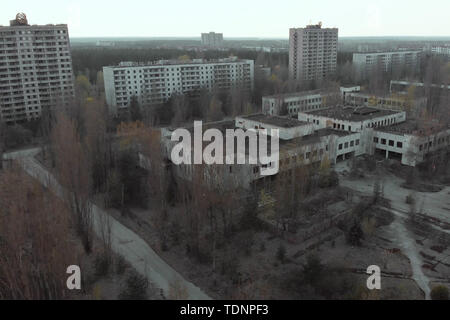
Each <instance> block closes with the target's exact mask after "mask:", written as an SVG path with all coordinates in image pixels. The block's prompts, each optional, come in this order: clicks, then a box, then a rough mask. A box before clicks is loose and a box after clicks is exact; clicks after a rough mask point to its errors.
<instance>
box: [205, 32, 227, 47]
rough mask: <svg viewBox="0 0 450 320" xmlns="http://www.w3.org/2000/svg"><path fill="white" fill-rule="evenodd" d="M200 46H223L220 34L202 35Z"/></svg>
mask: <svg viewBox="0 0 450 320" xmlns="http://www.w3.org/2000/svg"><path fill="white" fill-rule="evenodd" d="M202 45H203V46H205V47H210V48H219V47H222V45H223V34H222V33H215V32H210V33H202Z"/></svg>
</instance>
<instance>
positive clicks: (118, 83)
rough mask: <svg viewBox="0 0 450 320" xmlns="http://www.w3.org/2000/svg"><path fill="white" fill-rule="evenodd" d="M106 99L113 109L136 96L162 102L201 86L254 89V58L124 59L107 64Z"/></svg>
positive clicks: (146, 101)
mask: <svg viewBox="0 0 450 320" xmlns="http://www.w3.org/2000/svg"><path fill="white" fill-rule="evenodd" d="M103 78H104V82H105V95H106V102H107V103H108V106H109V107H110V109H111V111H112V112H117V111H119V110H120V109H123V108H127V107H128V105H129V103H130V102H131V98H132V97H133V96H135V97H136V98H137V99H138V102H139V103H140V104H141V105H150V104H156V103H162V102H164V101H166V100H167V99H169V98H170V96H171V95H172V94H174V93H179V94H184V93H187V92H192V91H196V90H199V89H207V90H213V89H215V90H220V91H227V90H231V89H233V88H236V89H242V90H249V91H250V90H252V89H253V78H254V70H253V60H239V59H237V58H236V57H232V58H225V59H218V60H211V61H205V60H203V59H194V60H188V61H179V60H160V61H156V62H152V63H135V62H121V63H120V64H119V65H118V66H106V67H103Z"/></svg>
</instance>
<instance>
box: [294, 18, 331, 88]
mask: <svg viewBox="0 0 450 320" xmlns="http://www.w3.org/2000/svg"><path fill="white" fill-rule="evenodd" d="M337 42H338V29H337V28H322V24H321V23H319V24H317V25H308V26H306V28H291V29H290V30H289V77H290V79H291V80H295V81H308V80H320V79H323V78H326V77H328V76H329V75H332V74H334V73H335V72H336V64H337Z"/></svg>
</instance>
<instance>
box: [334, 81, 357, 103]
mask: <svg viewBox="0 0 450 320" xmlns="http://www.w3.org/2000/svg"><path fill="white" fill-rule="evenodd" d="M339 90H340V91H341V97H342V101H343V102H345V100H346V97H347V95H348V94H349V93H352V92H360V91H361V87H360V86H355V85H352V86H343V87H340V89H339Z"/></svg>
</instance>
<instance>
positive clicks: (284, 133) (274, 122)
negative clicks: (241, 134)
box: [235, 113, 314, 140]
mask: <svg viewBox="0 0 450 320" xmlns="http://www.w3.org/2000/svg"><path fill="white" fill-rule="evenodd" d="M235 125H236V128H243V129H246V130H248V129H267V130H268V134H269V135H270V129H278V130H279V137H280V139H282V140H290V139H293V138H296V137H302V136H306V135H309V134H312V133H313V131H314V128H313V125H312V123H308V122H305V121H299V120H297V119H291V118H287V117H279V116H268V115H265V114H261V113H258V114H252V115H248V116H239V117H236V124H235Z"/></svg>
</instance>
